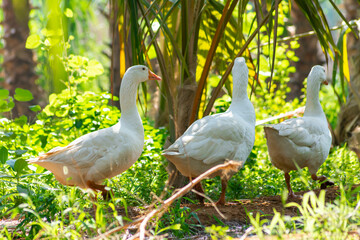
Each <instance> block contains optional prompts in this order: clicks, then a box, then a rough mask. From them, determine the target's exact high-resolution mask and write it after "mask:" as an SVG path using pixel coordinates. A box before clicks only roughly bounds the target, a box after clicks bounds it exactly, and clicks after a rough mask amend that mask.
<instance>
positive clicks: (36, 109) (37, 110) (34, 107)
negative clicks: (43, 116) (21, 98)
mask: <svg viewBox="0 0 360 240" xmlns="http://www.w3.org/2000/svg"><path fill="white" fill-rule="evenodd" d="M29 108H30V110H31V111H33V112H39V111H40V110H41V107H40V106H39V105H32V106H29Z"/></svg>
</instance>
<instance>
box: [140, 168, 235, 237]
mask: <svg viewBox="0 0 360 240" xmlns="http://www.w3.org/2000/svg"><path fill="white" fill-rule="evenodd" d="M239 165H240V164H239V163H238V162H235V161H229V162H226V163H224V164H221V165H217V166H215V167H213V168H211V169H209V170H208V171H206V172H205V173H203V174H201V175H200V176H198V177H197V178H195V179H194V180H192V181H191V182H190V183H189V184H188V185H186V186H185V187H183V188H182V189H181V190H180V191H178V192H177V193H176V194H174V195H172V196H171V197H170V198H168V199H167V200H165V201H164V203H163V204H162V205H161V206H160V207H159V208H157V209H154V210H153V211H151V212H150V213H149V214H147V215H146V216H145V218H144V220H143V221H142V222H141V224H140V240H143V239H145V233H146V225H147V223H148V222H149V221H150V219H152V218H153V217H154V216H155V215H158V217H161V215H162V214H163V213H164V212H165V210H166V209H167V208H169V206H170V205H171V204H172V203H173V202H174V201H175V200H176V199H178V198H180V197H182V196H184V195H185V194H186V193H188V192H190V191H191V189H192V188H193V187H194V186H195V185H196V184H198V183H200V181H201V180H203V179H204V178H206V177H208V176H209V175H211V174H213V173H215V172H217V171H219V170H233V171H236V170H237V168H238V166H239ZM161 213H162V214H161Z"/></svg>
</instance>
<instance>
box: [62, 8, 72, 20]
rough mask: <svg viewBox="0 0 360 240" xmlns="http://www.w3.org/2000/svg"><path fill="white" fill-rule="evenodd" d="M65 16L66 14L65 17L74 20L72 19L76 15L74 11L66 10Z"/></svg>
mask: <svg viewBox="0 0 360 240" xmlns="http://www.w3.org/2000/svg"><path fill="white" fill-rule="evenodd" d="M64 14H65V16H67V17H68V18H72V17H73V16H74V13H73V11H71V9H70V8H67V9H65V12H64Z"/></svg>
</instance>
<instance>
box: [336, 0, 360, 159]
mask: <svg viewBox="0 0 360 240" xmlns="http://www.w3.org/2000/svg"><path fill="white" fill-rule="evenodd" d="M344 6H345V9H346V17H347V20H352V19H356V18H358V17H359V16H360V15H359V11H358V9H359V8H360V5H359V2H358V1H357V0H344ZM356 31H357V33H358V34H359V32H358V31H359V29H357V30H356ZM347 39H348V42H347V46H348V49H347V50H348V60H349V68H350V83H351V86H352V90H353V91H351V90H349V96H348V99H347V102H346V104H345V105H344V106H342V107H341V109H340V113H339V116H338V123H337V126H336V129H335V136H336V143H338V144H341V143H342V142H344V141H348V140H349V146H350V148H352V149H353V150H354V151H355V152H356V151H357V152H360V147H359V143H357V141H356V139H360V131H359V128H360V106H359V102H358V100H357V98H358V96H359V95H360V40H359V39H358V38H356V37H355V36H354V35H353V34H352V33H349V34H348V38H347Z"/></svg>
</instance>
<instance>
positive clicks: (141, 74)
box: [125, 65, 161, 83]
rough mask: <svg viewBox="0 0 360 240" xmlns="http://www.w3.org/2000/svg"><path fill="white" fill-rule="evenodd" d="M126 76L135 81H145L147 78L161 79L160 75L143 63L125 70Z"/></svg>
mask: <svg viewBox="0 0 360 240" xmlns="http://www.w3.org/2000/svg"><path fill="white" fill-rule="evenodd" d="M125 74H126V76H127V77H130V78H131V79H132V81H135V82H139V83H140V82H145V81H147V80H158V81H160V80H161V77H159V76H158V75H156V74H155V73H153V72H152V71H150V69H149V68H148V67H146V66H143V65H135V66H132V67H129V68H128V69H127V70H126V73H125Z"/></svg>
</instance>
